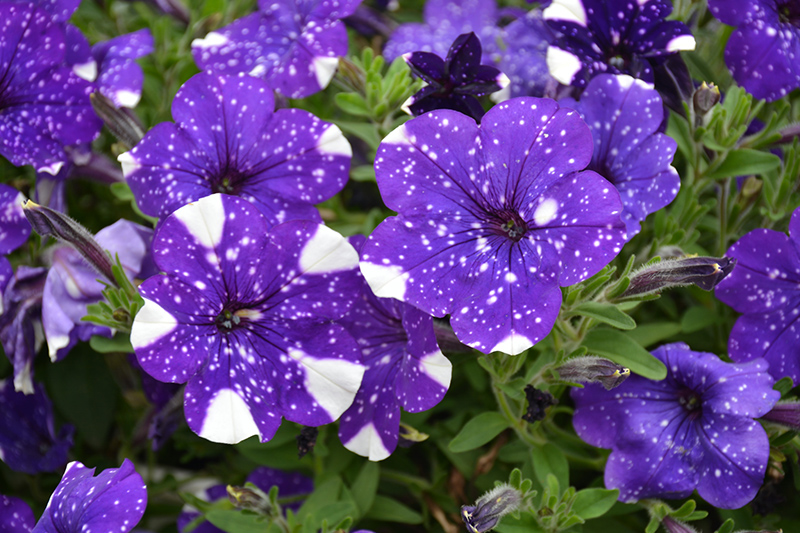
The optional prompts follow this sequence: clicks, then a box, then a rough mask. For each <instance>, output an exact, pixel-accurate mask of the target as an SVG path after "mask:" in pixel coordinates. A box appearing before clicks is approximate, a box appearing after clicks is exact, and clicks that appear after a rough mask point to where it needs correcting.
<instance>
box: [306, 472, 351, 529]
mask: <svg viewBox="0 0 800 533" xmlns="http://www.w3.org/2000/svg"><path fill="white" fill-rule="evenodd" d="M342 486H343V484H342V478H340V477H339V476H334V477H332V478H330V479H328V480H327V481H325V482H323V483H322V484H320V485H318V486H316V487H314V492H312V493H311V495H310V496H309V497H308V498H306V501H305V502H303V505H302V507H300V509H299V510H298V511H297V518H298V519H299V520H300V521H301V522H303V523H305V520H306V518H308V517H309V516H311V515H313V514H316V512H317V511H318V510H320V509H322V508H323V507H325V506H326V505H329V504H331V503H335V502H336V501H338V500H339V494H340V493H341V492H342Z"/></svg>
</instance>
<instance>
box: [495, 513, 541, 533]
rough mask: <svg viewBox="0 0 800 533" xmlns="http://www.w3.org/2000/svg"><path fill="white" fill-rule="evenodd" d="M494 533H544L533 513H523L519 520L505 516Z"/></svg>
mask: <svg viewBox="0 0 800 533" xmlns="http://www.w3.org/2000/svg"><path fill="white" fill-rule="evenodd" d="M494 531H497V532H498V533H544V530H543V529H542V528H541V526H539V524H538V523H537V522H536V518H534V516H533V514H532V513H523V514H522V516H520V517H519V518H514V517H513V516H504V517H503V519H502V520H501V521H500V523H499V524H497V526H495V528H494Z"/></svg>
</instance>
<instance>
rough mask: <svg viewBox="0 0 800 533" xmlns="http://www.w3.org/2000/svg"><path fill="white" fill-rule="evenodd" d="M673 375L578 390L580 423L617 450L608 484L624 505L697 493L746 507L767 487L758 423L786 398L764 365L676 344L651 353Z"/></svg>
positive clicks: (765, 445)
mask: <svg viewBox="0 0 800 533" xmlns="http://www.w3.org/2000/svg"><path fill="white" fill-rule="evenodd" d="M653 356H655V357H656V358H657V359H659V360H660V361H662V362H663V363H664V364H665V365H666V367H667V371H668V374H667V378H666V379H664V380H663V381H652V380H649V379H646V378H643V377H641V376H635V375H634V376H631V377H630V378H628V380H626V381H625V383H623V384H622V385H620V386H619V387H617V388H616V389H614V390H611V391H607V390H605V389H603V388H602V387H601V386H600V385H587V386H586V388H584V389H574V390H573V391H572V397H573V399H574V400H575V406H576V409H575V416H574V418H573V425H574V426H575V431H576V432H577V433H578V435H579V436H580V437H581V438H582V439H583V440H585V441H586V442H588V443H589V444H592V445H594V446H599V447H601V448H611V450H612V451H611V455H610V457H609V458H608V463H607V464H606V471H605V484H606V487H608V488H610V489H612V488H615V489H619V491H620V493H619V499H620V501H623V502H634V501H636V500H640V499H644V498H673V499H678V498H685V497H687V496H689V495H690V494H691V493H692V491H694V490H695V489H697V492H698V493H699V494H700V496H701V497H702V498H703V499H705V500H706V501H707V502H708V503H710V504H711V505H714V506H716V507H721V508H724V509H735V508H738V507H742V506H743V505H745V504H746V503H747V502H749V501H750V500H752V499H753V498H754V497H755V495H756V492H758V489H759V488H760V487H761V484H762V483H763V481H764V473H765V472H766V469H767V462H768V460H769V439H768V438H767V433H766V431H764V428H763V427H761V425H760V424H759V423H758V422H757V421H755V420H753V419H754V418H758V417H760V416H762V415H764V414H766V413H767V412H769V410H770V409H772V406H773V405H774V404H775V402H777V401H778V399H779V398H780V393H779V392H777V391H775V390H773V389H772V385H773V384H774V380H773V378H772V376H770V375H769V374H768V373H767V363H766V362H765V361H764V360H763V359H758V360H754V361H751V362H749V363H745V364H734V363H725V362H723V361H721V360H720V359H719V358H718V357H717V356H716V355H714V354H710V353H701V352H694V351H692V350H690V349H689V347H688V346H687V345H686V344H683V343H675V344H668V345H665V346H662V347H660V348H658V349H656V350H655V351H653Z"/></svg>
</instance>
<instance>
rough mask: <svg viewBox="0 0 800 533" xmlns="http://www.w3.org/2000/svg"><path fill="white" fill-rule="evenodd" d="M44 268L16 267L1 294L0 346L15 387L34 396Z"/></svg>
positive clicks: (40, 338) (39, 344)
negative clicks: (11, 369) (8, 364)
mask: <svg viewBox="0 0 800 533" xmlns="http://www.w3.org/2000/svg"><path fill="white" fill-rule="evenodd" d="M46 277H47V269H46V268H31V267H27V266H19V267H17V271H16V272H15V273H14V275H13V277H11V279H10V280H9V281H8V283H7V284H6V287H5V289H4V290H3V305H2V309H3V313H2V314H0V343H2V345H3V351H4V352H5V354H6V357H8V360H9V361H11V364H12V365H13V366H14V387H15V388H16V390H18V391H20V392H24V393H26V394H31V393H33V358H34V357H35V356H36V353H37V352H38V351H39V348H41V347H42V342H43V341H44V334H43V332H42V293H43V291H44V282H45V279H46Z"/></svg>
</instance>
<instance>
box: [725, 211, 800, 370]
mask: <svg viewBox="0 0 800 533" xmlns="http://www.w3.org/2000/svg"><path fill="white" fill-rule="evenodd" d="M725 255H727V256H729V257H733V258H735V259H736V260H737V261H738V263H737V264H736V268H734V269H733V272H731V274H730V275H729V276H728V277H727V278H725V279H724V280H722V282H720V284H719V285H718V286H717V290H716V295H717V298H719V299H720V300H722V301H723V302H725V303H726V304H728V305H729V306H731V307H733V308H734V309H735V310H736V311H738V312H739V313H744V314H743V315H742V316H740V317H739V319H738V320H737V321H736V324H735V325H734V326H733V330H732V331H731V336H730V339H729V341H728V354H729V355H730V357H731V359H733V360H734V361H738V362H744V361H750V360H751V359H755V358H757V357H763V358H764V359H766V360H767V361H768V362H769V372H770V374H772V375H773V376H775V379H780V378H782V377H784V376H789V377H790V378H792V380H793V381H794V382H795V383H797V382H798V381H800V320H798V319H800V209H797V210H795V212H794V213H793V214H792V219H791V222H789V236H787V235H786V234H785V233H780V232H777V231H773V230H769V229H757V230H753V231H751V232H750V233H748V234H746V235H745V236H743V237H742V238H741V239H739V240H738V241H737V242H736V243H734V244H733V246H731V247H730V248H729V249H728V251H727V252H726V254H725Z"/></svg>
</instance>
